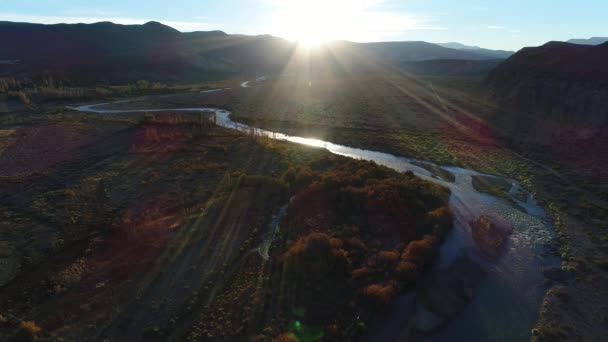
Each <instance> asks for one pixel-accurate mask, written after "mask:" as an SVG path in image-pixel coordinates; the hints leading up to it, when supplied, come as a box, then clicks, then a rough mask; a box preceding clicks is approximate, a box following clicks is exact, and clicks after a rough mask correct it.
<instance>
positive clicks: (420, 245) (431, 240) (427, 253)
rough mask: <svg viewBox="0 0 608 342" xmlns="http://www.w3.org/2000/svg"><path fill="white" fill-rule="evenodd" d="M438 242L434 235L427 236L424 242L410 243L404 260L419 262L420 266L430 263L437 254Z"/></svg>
mask: <svg viewBox="0 0 608 342" xmlns="http://www.w3.org/2000/svg"><path fill="white" fill-rule="evenodd" d="M437 245H438V241H437V239H436V238H435V237H434V236H432V235H425V236H424V238H423V239H422V240H414V241H412V242H410V243H409V244H408V245H407V247H406V248H405V251H404V252H403V256H402V258H403V259H404V260H412V261H418V262H419V263H420V264H428V263H430V262H431V261H432V260H433V258H434V257H435V255H436V254H437V247H438V246H437Z"/></svg>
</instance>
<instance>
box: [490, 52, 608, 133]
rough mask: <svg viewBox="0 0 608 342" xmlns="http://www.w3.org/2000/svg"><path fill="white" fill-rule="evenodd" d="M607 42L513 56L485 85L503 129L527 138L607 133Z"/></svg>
mask: <svg viewBox="0 0 608 342" xmlns="http://www.w3.org/2000/svg"><path fill="white" fill-rule="evenodd" d="M606 61H608V42H607V43H603V44H600V45H595V46H594V45H577V44H570V43H564V42H549V43H547V44H545V45H542V46H539V47H529V48H524V49H522V50H520V51H519V52H517V53H515V54H514V55H513V56H511V57H510V58H509V59H507V60H506V61H504V62H502V63H501V64H499V65H498V66H497V67H496V68H495V69H494V70H493V71H492V72H490V74H489V75H488V76H487V78H486V80H485V84H486V87H487V89H488V90H489V92H490V95H491V96H492V97H493V98H494V99H496V100H497V101H498V103H499V104H500V106H501V108H504V109H505V111H506V113H507V114H504V115H502V120H503V122H502V125H501V127H503V128H508V127H509V126H510V127H511V129H512V132H514V134H526V135H527V136H528V137H530V138H537V139H541V140H542V139H549V140H550V139H554V138H555V137H556V136H559V132H561V131H565V130H574V131H576V132H581V130H582V131H585V132H586V133H585V134H587V135H589V134H591V133H590V132H593V131H597V130H599V129H602V128H604V129H605V128H606V127H608V126H607V125H608V106H607V105H606V104H608V63H606ZM572 134H578V133H572Z"/></svg>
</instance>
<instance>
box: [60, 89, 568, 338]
mask: <svg viewBox="0 0 608 342" xmlns="http://www.w3.org/2000/svg"><path fill="white" fill-rule="evenodd" d="M261 80H263V79H258V80H256V81H261ZM250 86H251V85H250V82H243V83H242V84H241V87H243V88H249V87H250ZM221 90H223V89H217V90H211V91H221ZM126 101H129V100H126ZM132 101H134V102H135V101H137V100H132ZM120 102H123V103H124V102H125V101H116V102H110V103H98V104H93V105H83V106H77V107H68V108H69V109H72V110H75V111H81V112H93V113H98V114H116V113H127V112H131V113H133V112H159V111H194V112H201V111H207V112H214V113H215V119H216V120H215V121H216V124H217V125H219V126H222V127H226V128H230V129H235V130H239V131H242V132H247V133H251V132H252V131H254V132H255V134H258V135H261V136H267V137H270V138H272V139H276V140H282V141H290V142H293V143H298V144H303V145H309V146H315V147H319V148H324V149H326V150H328V151H329V152H331V153H333V154H337V155H341V156H345V157H349V158H354V159H362V160H371V161H374V162H376V163H377V164H380V165H384V166H387V167H389V168H392V169H394V170H397V171H401V172H405V171H411V172H413V173H415V174H416V175H417V176H419V177H421V178H424V179H427V180H429V181H431V182H434V183H438V184H441V185H443V186H446V187H448V188H449V189H450V190H451V197H450V206H451V208H452V210H453V211H454V214H455V222H454V228H453V229H452V231H451V232H450V234H449V235H448V237H447V239H446V241H445V242H444V243H443V244H442V246H441V250H440V254H439V255H440V256H439V258H438V260H437V261H436V264H435V266H434V267H433V269H432V271H430V272H428V273H427V274H426V275H425V276H424V279H423V281H421V282H420V285H419V286H418V289H417V290H416V291H413V292H412V293H410V294H407V295H404V296H401V297H399V298H398V299H397V301H396V303H395V307H394V310H393V312H392V314H390V315H388V317H384V318H383V319H381V320H376V321H375V322H373V323H372V324H371V327H370V331H371V333H370V335H369V336H366V339H368V340H377V341H391V340H411V339H416V340H420V339H422V340H427V341H447V340H450V341H528V340H529V339H530V336H531V329H532V328H533V326H534V324H535V322H536V320H537V318H538V312H539V307H540V305H541V302H542V298H543V297H544V294H545V292H546V290H547V288H546V287H545V285H544V276H543V272H542V271H543V269H544V268H547V267H554V266H558V265H559V259H558V258H557V257H555V256H552V254H551V253H549V249H550V246H552V245H553V244H554V243H555V238H556V237H555V234H554V230H553V228H552V225H551V223H550V222H549V221H548V219H547V218H546V216H545V213H544V210H543V209H542V208H541V207H539V206H538V204H537V203H536V201H535V199H534V196H533V195H532V194H530V193H528V192H527V191H526V190H524V188H523V187H522V186H521V184H519V183H518V182H517V181H515V180H512V179H507V180H508V181H509V182H510V183H511V184H512V189H511V191H510V192H509V193H510V195H511V197H512V200H513V202H515V203H517V205H514V204H513V203H511V202H509V201H507V200H505V199H502V198H498V197H494V196H491V195H488V194H484V193H480V192H478V191H476V190H475V189H474V188H473V186H472V178H471V177H472V176H473V175H485V176H489V177H498V176H493V175H486V174H483V173H480V172H477V171H474V170H469V169H464V168H459V167H453V166H440V167H442V168H444V169H445V170H447V171H449V172H451V173H452V174H454V175H455V180H454V182H449V181H447V180H443V179H441V178H439V177H438V176H436V175H433V174H432V173H431V172H429V171H427V170H426V169H423V168H421V167H418V166H416V165H414V164H413V163H412V162H424V163H428V164H432V165H435V164H434V163H431V162H428V161H421V160H413V159H409V158H405V157H400V156H395V155H392V154H389V153H383V152H379V151H371V150H365V149H359V148H355V147H349V146H344V145H338V144H334V143H331V142H329V141H323V140H318V139H309V138H304V137H297V136H290V135H286V134H282V133H278V132H271V131H267V130H263V129H259V128H253V127H250V126H248V125H245V124H242V123H238V122H235V121H232V120H231V118H230V114H231V113H230V112H229V111H227V110H223V109H217V108H206V107H193V108H164V109H158V108H148V109H145V108H141V109H127V110H124V109H109V108H105V107H107V106H109V105H112V104H116V103H120ZM100 107H101V108H100ZM524 198H525V200H522V199H524ZM481 215H486V216H488V217H490V218H491V219H492V220H494V221H497V222H502V223H504V224H506V225H509V226H510V227H512V229H513V231H512V234H511V235H510V237H509V239H508V241H507V243H506V246H505V250H504V251H503V253H502V254H501V255H500V256H499V257H498V258H488V257H487V256H485V255H484V254H483V253H481V251H480V250H479V248H478V247H477V245H476V242H475V241H474V240H473V238H472V234H471V227H470V225H469V222H471V221H472V220H474V219H476V218H478V217H479V216H481ZM272 235H274V234H271V235H270V236H272ZM266 247H267V246H265V245H264V246H262V249H263V250H264V253H267V250H266ZM462 298H466V299H467V300H466V302H464V303H463V302H462Z"/></svg>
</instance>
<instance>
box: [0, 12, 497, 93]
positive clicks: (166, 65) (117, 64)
mask: <svg viewBox="0 0 608 342" xmlns="http://www.w3.org/2000/svg"><path fill="white" fill-rule="evenodd" d="M0 41H3V42H10V43H5V44H0V57H1V58H0V59H2V60H19V63H17V64H14V65H12V64H8V63H4V64H0V75H14V74H16V75H17V76H19V75H21V76H30V75H35V74H40V73H51V74H54V75H58V76H60V77H65V78H67V79H70V80H76V81H77V82H81V83H82V82H89V83H95V82H106V83H124V82H131V81H134V80H138V79H148V80H162V81H182V82H188V81H194V80H204V79H214V78H215V79H217V78H227V77H234V76H236V75H253V74H264V73H273V72H280V71H282V70H283V69H284V68H285V67H286V65H287V64H288V63H291V62H292V61H293V56H294V52H295V51H296V49H297V45H296V44H295V43H293V42H291V41H288V40H285V39H282V38H278V37H273V36H269V35H260V36H246V35H229V34H226V33H224V32H221V31H208V32H191V33H181V32H179V31H177V30H175V29H173V28H171V27H169V26H166V25H163V24H161V23H158V22H149V23H146V24H144V25H119V24H113V23H110V22H100V23H95V24H57V25H42V24H29V23H14V22H0ZM328 48H329V49H331V50H333V51H334V52H335V54H336V55H335V56H332V55H331V54H329V53H325V54H318V56H317V57H318V58H325V61H326V62H328V63H329V64H332V63H334V64H335V62H336V61H335V60H332V59H335V58H340V59H341V60H340V62H341V64H349V65H351V66H353V67H357V66H360V65H364V64H370V63H397V64H399V63H404V62H415V61H426V60H436V59H442V60H445V59H449V60H489V59H494V58H496V57H494V56H489V55H488V54H487V53H486V52H485V50H484V49H479V50H475V51H473V50H463V49H451V48H446V47H442V46H439V45H436V44H431V43H427V42H380V43H353V42H346V41H336V42H332V43H330V45H329V47H328ZM320 56H321V57H320Z"/></svg>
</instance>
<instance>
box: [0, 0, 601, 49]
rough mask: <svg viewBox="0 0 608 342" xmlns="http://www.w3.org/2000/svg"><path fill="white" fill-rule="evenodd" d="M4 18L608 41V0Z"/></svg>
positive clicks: (155, 0) (3, 1) (230, 7)
mask: <svg viewBox="0 0 608 342" xmlns="http://www.w3.org/2000/svg"><path fill="white" fill-rule="evenodd" d="M0 20H10V21H27V22H40V23H57V22H70V23H73V22H95V21H105V20H110V21H113V22H117V23H143V22H145V21H148V20H156V21H160V22H163V23H165V24H167V25H170V26H173V27H175V28H177V29H179V30H181V31H198V30H223V31H226V32H228V33H244V34H261V33H269V34H273V35H277V36H284V37H287V38H294V39H295V38H302V37H304V36H307V35H311V33H310V32H313V33H314V35H315V36H321V37H316V38H324V39H349V40H355V41H385V40H425V41H430V42H450V41H456V42H461V43H465V44H470V45H479V46H482V47H487V48H494V49H510V50H516V49H519V48H521V47H524V46H535V45H540V44H543V43H545V42H547V41H549V40H567V39H570V38H588V37H591V36H608V0H588V1H583V0H579V1H574V0H554V1H549V0H511V1H505V0H501V1H498V0H495V1H489V0H488V1H462V0H399V1H397V0H213V1H211V0H171V1H168V0H145V1H143V0H142V1H138V0H104V1H92V0H0Z"/></svg>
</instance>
